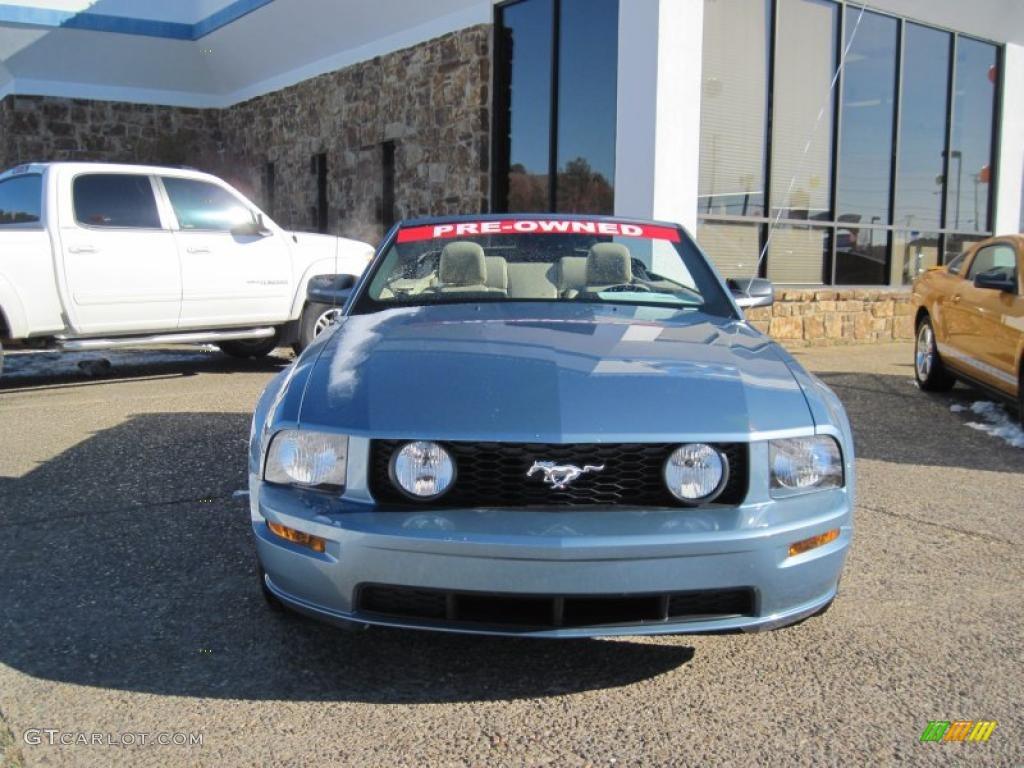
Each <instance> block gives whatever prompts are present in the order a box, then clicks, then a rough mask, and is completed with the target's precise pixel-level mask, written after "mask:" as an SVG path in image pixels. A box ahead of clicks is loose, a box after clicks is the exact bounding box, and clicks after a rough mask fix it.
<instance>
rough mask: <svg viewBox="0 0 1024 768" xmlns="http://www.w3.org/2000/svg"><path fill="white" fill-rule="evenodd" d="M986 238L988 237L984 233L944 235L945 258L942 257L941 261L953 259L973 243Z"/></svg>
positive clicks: (947, 261) (946, 261)
mask: <svg viewBox="0 0 1024 768" xmlns="http://www.w3.org/2000/svg"><path fill="white" fill-rule="evenodd" d="M987 239H988V237H987V236H986V235H963V234H949V235H946V244H945V258H944V259H943V263H944V264H949V263H950V262H951V261H952V260H953V259H955V258H956V257H957V256H959V255H960V254H961V253H963V252H964V251H966V250H968V249H969V248H970V247H971V246H972V245H974V244H975V243H980V242H981V241H982V240H987Z"/></svg>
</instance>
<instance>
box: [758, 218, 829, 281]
mask: <svg viewBox="0 0 1024 768" xmlns="http://www.w3.org/2000/svg"><path fill="white" fill-rule="evenodd" d="M830 247H831V230H828V229H825V228H823V227H810V226H802V225H781V226H778V227H775V228H774V229H773V230H772V233H771V238H770V240H769V241H768V279H769V280H771V281H772V282H775V283H783V284H784V283H793V284H806V283H822V282H827V280H826V279H825V275H824V264H825V256H826V255H827V254H828V252H829V248H830Z"/></svg>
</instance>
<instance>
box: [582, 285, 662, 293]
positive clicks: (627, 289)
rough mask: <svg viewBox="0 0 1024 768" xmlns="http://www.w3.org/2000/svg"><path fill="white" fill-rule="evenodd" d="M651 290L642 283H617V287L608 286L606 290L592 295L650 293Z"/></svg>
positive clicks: (603, 289)
mask: <svg viewBox="0 0 1024 768" xmlns="http://www.w3.org/2000/svg"><path fill="white" fill-rule="evenodd" d="M650 292H651V289H650V288H648V287H647V286H646V285H644V284H643V283H619V284H618V285H609V286H608V287H607V288H602V289H601V290H599V291H594V293H650Z"/></svg>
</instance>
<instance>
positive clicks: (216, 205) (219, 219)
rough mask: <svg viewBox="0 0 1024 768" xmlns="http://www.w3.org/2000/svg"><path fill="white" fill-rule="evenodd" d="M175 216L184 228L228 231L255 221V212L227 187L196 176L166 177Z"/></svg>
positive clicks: (165, 183) (165, 180) (165, 184)
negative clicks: (187, 177) (193, 177)
mask: <svg viewBox="0 0 1024 768" xmlns="http://www.w3.org/2000/svg"><path fill="white" fill-rule="evenodd" d="M163 182H164V189H166V190H167V197H168V198H170V201H171V206H172V207H173V208H174V215H175V216H177V217H178V225H179V226H180V227H181V228H182V229H205V230H215V231H219V232H228V231H230V230H231V229H232V228H234V227H237V226H239V225H240V224H248V223H249V222H251V221H253V213H252V211H251V210H249V208H248V207H247V206H246V205H245V204H243V203H242V202H241V201H240V200H239V199H238V198H237V197H235V196H234V195H232V194H231V193H230V192H228V191H227V190H226V189H224V188H223V187H220V186H217V185H216V184H210V183H209V182H205V181H196V180H194V179H175V178H171V177H168V176H164V177H163Z"/></svg>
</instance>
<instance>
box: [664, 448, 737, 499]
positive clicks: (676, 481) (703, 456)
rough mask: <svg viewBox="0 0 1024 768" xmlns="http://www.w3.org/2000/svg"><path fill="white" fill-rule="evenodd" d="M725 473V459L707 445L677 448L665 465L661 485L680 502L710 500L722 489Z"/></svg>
mask: <svg viewBox="0 0 1024 768" xmlns="http://www.w3.org/2000/svg"><path fill="white" fill-rule="evenodd" d="M728 473H729V462H728V460H727V459H726V458H725V456H723V455H722V454H721V453H720V452H719V451H717V450H715V449H714V448H712V447H711V446H710V445H707V444H705V443H693V444H692V445H681V446H679V447H678V448H676V449H675V450H674V451H673V452H672V455H671V456H669V457H668V461H666V462H665V469H664V474H665V485H667V486H668V489H669V491H670V492H671V493H672V495H673V496H675V497H676V498H677V499H679V500H680V501H685V502H689V503H694V502H700V501H711V500H712V499H713V498H714V497H715V496H717V495H718V494H719V493H720V492H721V490H722V488H724V487H725V481H726V479H727V477H728Z"/></svg>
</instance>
